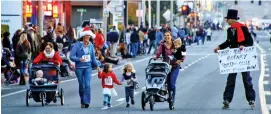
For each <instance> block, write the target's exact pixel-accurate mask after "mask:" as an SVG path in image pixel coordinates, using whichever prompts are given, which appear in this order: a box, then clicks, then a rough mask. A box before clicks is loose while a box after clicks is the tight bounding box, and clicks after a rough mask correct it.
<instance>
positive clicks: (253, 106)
mask: <svg viewBox="0 0 271 114" xmlns="http://www.w3.org/2000/svg"><path fill="white" fill-rule="evenodd" d="M249 105H250V107H251V109H252V110H254V109H255V101H249Z"/></svg>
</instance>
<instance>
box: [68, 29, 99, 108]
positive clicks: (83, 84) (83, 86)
mask: <svg viewBox="0 0 271 114" xmlns="http://www.w3.org/2000/svg"><path fill="white" fill-rule="evenodd" d="M80 36H81V38H80V39H79V41H78V42H76V44H75V45H74V47H73V48H72V50H71V53H70V59H71V60H72V61H74V62H75V67H76V70H75V74H76V76H77V79H78V83H79V96H80V100H81V108H88V107H89V104H90V98H91V97H90V94H91V93H90V91H91V90H90V80H91V73H92V67H97V66H98V65H97V61H96V58H95V53H94V46H93V44H92V43H91V42H90V38H95V35H94V34H93V33H92V32H91V31H90V29H89V28H87V27H85V28H84V29H83V32H81V33H80Z"/></svg>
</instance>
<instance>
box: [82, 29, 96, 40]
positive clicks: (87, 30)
mask: <svg viewBox="0 0 271 114" xmlns="http://www.w3.org/2000/svg"><path fill="white" fill-rule="evenodd" d="M86 35H90V36H91V37H92V38H95V34H93V33H92V32H91V30H90V29H89V28H88V27H84V29H83V31H82V32H81V33H80V37H83V36H86Z"/></svg>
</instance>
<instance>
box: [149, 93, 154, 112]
mask: <svg viewBox="0 0 271 114" xmlns="http://www.w3.org/2000/svg"><path fill="white" fill-rule="evenodd" d="M149 102H150V109H151V111H153V106H154V97H153V96H151V97H150V99H149Z"/></svg>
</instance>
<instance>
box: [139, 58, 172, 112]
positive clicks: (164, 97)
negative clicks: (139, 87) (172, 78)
mask: <svg viewBox="0 0 271 114" xmlns="http://www.w3.org/2000/svg"><path fill="white" fill-rule="evenodd" d="M159 59H162V58H159ZM152 60H153V58H151V59H150V60H149V64H148V66H147V68H146V83H145V86H146V90H145V91H143V92H142V96H141V106H142V109H143V110H145V109H146V103H147V102H149V103H150V109H151V111H152V110H153V107H154V104H155V102H165V101H167V102H168V103H169V109H170V110H172V109H173V108H174V107H173V101H172V94H169V93H172V92H170V90H169V89H168V86H167V76H168V74H169V73H170V70H171V66H170V65H169V64H168V63H166V62H151V61H152Z"/></svg>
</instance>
